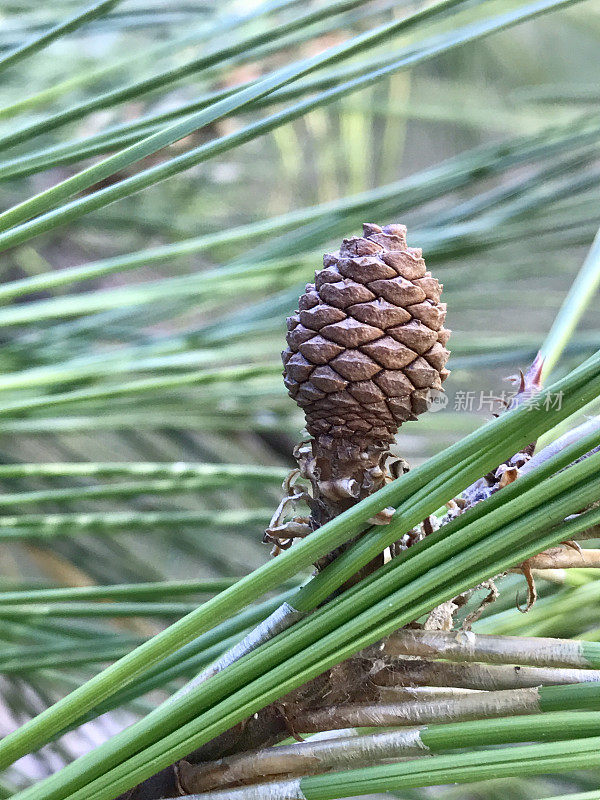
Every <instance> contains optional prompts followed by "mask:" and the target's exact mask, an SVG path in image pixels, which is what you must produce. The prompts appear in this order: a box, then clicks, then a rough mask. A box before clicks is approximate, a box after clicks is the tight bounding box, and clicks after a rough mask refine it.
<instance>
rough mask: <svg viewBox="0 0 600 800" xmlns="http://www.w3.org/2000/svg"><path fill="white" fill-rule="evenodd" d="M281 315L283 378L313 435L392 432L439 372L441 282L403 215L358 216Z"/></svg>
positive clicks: (382, 438)
mask: <svg viewBox="0 0 600 800" xmlns="http://www.w3.org/2000/svg"><path fill="white" fill-rule="evenodd" d="M323 265H324V269H322V270H319V271H317V272H316V273H315V283H314V284H307V286H306V292H305V293H304V294H303V295H302V296H301V297H300V301H299V304H298V305H299V311H298V312H297V313H296V314H295V315H294V316H293V317H290V318H289V319H288V334H287V343H288V347H287V349H286V350H285V351H284V352H283V354H282V357H283V362H284V365H285V368H284V373H283V374H284V383H285V385H286V387H287V388H288V391H289V393H290V395H291V396H292V397H293V398H294V399H295V400H296V402H297V403H298V405H299V406H301V407H302V408H303V409H304V411H305V414H306V427H307V430H308V432H309V433H310V434H312V435H313V436H315V437H316V438H323V437H327V438H329V437H331V439H333V440H340V439H343V440H349V441H353V442H356V441H357V440H362V441H365V442H375V441H378V442H380V443H381V444H383V443H389V442H391V441H392V440H393V438H394V435H395V433H396V431H397V429H398V427H399V426H400V425H401V424H402V423H403V422H405V421H406V420H412V419H416V417H417V415H418V414H421V413H422V412H423V411H426V410H427V402H428V399H429V394H430V390H432V389H438V390H439V389H441V387H442V381H443V380H445V378H446V377H447V375H448V374H449V373H448V370H447V369H445V364H446V361H447V360H448V356H449V351H448V350H447V349H446V347H445V345H446V343H447V341H448V337H449V336H450V331H448V330H446V329H445V328H444V327H443V323H444V319H445V317H446V305H445V303H440V302H439V300H440V293H441V290H442V286H441V285H440V284H439V283H438V281H437V280H436V279H435V278H433V277H432V276H431V273H430V272H427V271H426V268H425V262H424V260H423V258H422V257H421V250H420V249H416V248H412V247H408V246H407V244H406V227H405V226H404V225H387V226H386V227H384V228H380V227H379V226H378V225H372V224H365V225H363V236H362V237H352V238H351V239H344V241H343V242H342V246H341V248H340V250H339V252H337V253H328V254H326V255H325V256H324V257H323Z"/></svg>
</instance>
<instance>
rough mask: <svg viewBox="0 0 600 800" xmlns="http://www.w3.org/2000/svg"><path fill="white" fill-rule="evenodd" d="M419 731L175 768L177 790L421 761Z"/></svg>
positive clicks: (310, 744) (201, 789)
mask: <svg viewBox="0 0 600 800" xmlns="http://www.w3.org/2000/svg"><path fill="white" fill-rule="evenodd" d="M419 732H420V729H419V728H409V729H407V730H402V731H390V732H385V733H376V734H371V735H368V736H352V737H343V738H332V739H325V740H320V741H310V740H309V741H307V742H304V743H303V744H292V745H284V746H280V747H272V748H268V749H265V750H255V751H253V752H251V753H243V754H240V755H238V756H231V757H230V758H222V759H219V761H215V762H213V763H211V764H199V765H195V764H189V763H187V762H182V763H181V764H180V774H181V784H182V787H183V788H184V790H185V791H187V792H206V791H208V790H210V789H218V788H220V787H224V786H231V785H232V784H238V783H256V782H258V781H265V780H269V779H270V778H272V777H273V778H275V777H277V776H279V775H282V776H283V775H285V776H287V777H291V776H294V775H295V776H303V775H314V774H317V773H319V772H325V771H327V770H330V769H335V768H336V767H337V768H348V766H349V765H352V767H356V766H360V765H361V764H373V763H376V762H379V761H382V760H384V759H387V758H406V757H412V758H414V757H415V756H425V755H428V754H429V748H428V747H427V745H425V744H423V742H422V741H421V738H420V736H419ZM248 788H250V787H248Z"/></svg>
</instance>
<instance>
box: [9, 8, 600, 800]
mask: <svg viewBox="0 0 600 800" xmlns="http://www.w3.org/2000/svg"><path fill="white" fill-rule="evenodd" d="M101 5H102V4H101ZM106 5H109V4H106ZM554 6H564V8H558V9H554ZM424 7H425V6H421V5H420V4H414V3H397V2H386V1H385V0H377V1H376V2H351V1H350V0H348V1H347V2H341V0H337V2H335V3H325V2H320V3H319V2H309V3H302V4H301V3H299V2H297V1H296V0H285V1H284V0H279V2H277V1H276V0H274V1H273V2H270V3H267V4H264V5H258V4H256V3H251V2H245V1H244V0H238V2H230V3H185V2H182V3H172V2H165V0H154V2H151V3H144V4H141V3H139V2H137V0H125V1H124V2H122V3H116V4H114V5H113V6H112V7H109V8H107V9H105V10H104V13H101V14H99V15H98V16H97V17H96V18H95V19H90V20H88V21H82V24H81V25H79V26H74V30H73V31H72V32H71V33H69V35H66V36H59V37H57V38H56V40H55V41H53V42H51V43H50V44H48V46H46V47H44V48H42V49H40V50H39V52H35V48H33V50H34V52H32V53H28V54H26V53H24V54H23V55H24V56H26V57H23V58H14V57H12V59H11V60H9V61H7V63H6V64H3V57H10V54H11V53H13V52H15V48H19V47H21V46H22V45H23V44H24V43H25V42H27V41H29V40H31V39H32V38H34V39H35V37H39V36H40V35H42V34H43V33H44V32H45V31H47V30H48V29H49V28H51V27H52V26H53V25H56V24H60V23H62V22H63V21H64V20H66V19H68V18H70V17H72V16H75V15H77V14H79V13H80V11H81V10H80V8H79V7H78V4H75V3H73V2H67V1H66V0H58V2H55V3H53V4H52V5H51V6H45V5H44V6H41V5H40V4H38V3H32V2H28V1H27V0H14V2H8V0H7V2H5V3H4V6H3V8H2V10H0V19H1V20H2V26H0V69H2V68H3V66H5V67H6V68H5V70H4V71H3V72H2V74H1V76H0V79H1V87H0V98H1V101H0V148H1V150H2V161H1V162H0V204H1V208H2V210H3V212H4V213H2V214H0V247H3V252H2V260H1V262H0V268H1V278H2V285H1V286H0V301H1V303H2V307H0V330H1V331H2V349H1V350H0V369H1V370H2V375H3V377H2V381H1V382H0V461H1V464H0V481H1V489H2V492H3V494H2V495H0V509H2V511H3V517H2V518H0V540H1V541H2V544H1V546H2V565H3V566H2V578H1V585H0V590H2V591H4V590H6V591H9V590H12V589H17V590H29V589H31V588H36V587H37V588H41V587H46V586H47V587H53V586H66V587H68V586H94V585H101V586H102V585H107V584H134V583H138V582H141V581H148V582H160V584H158V583H157V585H156V586H153V587H148V588H147V589H146V592H145V593H140V592H139V591H137V592H136V590H135V589H134V588H131V589H123V591H122V594H121V596H118V597H116V599H115V598H114V597H113V599H115V602H116V603H118V604H119V606H115V608H114V609H108V608H107V604H106V602H104V599H105V598H104V597H100V598H99V599H98V597H97V596H93V593H92V594H91V595H89V596H83V597H79V596H77V595H72V596H65V597H64V598H61V597H60V596H52V595H50V596H49V598H45V599H43V600H40V599H39V598H38V599H37V600H36V598H35V595H31V596H30V597H29V599H28V602H29V603H30V604H31V609H30V611H29V612H25V611H24V612H23V614H22V615H21V614H20V615H18V616H15V615H14V614H12V615H11V614H10V613H9V612H6V613H5V614H4V615H3V613H2V610H3V608H7V609H10V603H11V602H13V603H14V602H15V600H14V599H13V600H12V601H11V600H10V599H8V598H5V599H4V601H2V598H1V597H0V637H2V640H3V644H4V652H3V655H2V659H1V660H2V665H0V667H1V669H2V671H3V675H2V698H3V708H2V714H3V723H2V724H3V728H4V730H5V731H6V730H8V729H11V728H12V727H14V725H15V723H16V722H21V721H24V720H25V719H27V718H29V717H31V716H33V715H35V714H36V713H37V712H38V711H39V710H41V709H42V708H45V707H46V706H48V705H50V704H51V703H52V702H53V701H54V700H56V699H57V698H59V697H61V696H63V695H64V694H66V693H67V692H68V691H69V690H70V689H72V688H73V687H75V686H77V685H79V684H81V683H82V682H83V681H84V680H85V679H86V678H87V677H89V676H91V675H92V674H94V673H95V672H96V671H97V670H98V668H99V665H101V664H103V663H106V662H108V661H112V660H113V659H115V658H117V657H118V656H120V655H121V654H124V653H126V652H128V651H129V650H131V649H132V647H133V646H135V644H137V643H139V642H140V641H142V640H144V639H146V638H147V637H149V636H151V635H152V634H153V633H155V632H156V631H158V630H160V629H161V628H162V627H163V626H164V625H165V624H166V623H167V622H168V621H169V620H173V619H176V618H178V617H179V616H181V615H183V614H184V613H186V612H187V611H188V610H190V609H191V608H193V607H195V605H197V602H198V599H199V597H202V596H206V595H207V594H210V593H214V592H215V591H217V590H218V589H219V588H221V587H222V585H223V583H222V582H223V581H225V582H227V581H228V580H229V579H231V578H234V577H237V576H240V575H242V574H245V573H247V572H248V571H249V570H250V569H251V568H253V567H256V566H258V565H259V564H261V563H262V562H263V561H264V560H265V559H266V558H267V557H268V551H267V550H266V548H264V546H262V545H261V544H260V534H261V530H262V528H264V525H265V523H266V522H267V521H268V518H269V516H270V513H271V511H272V509H273V508H274V507H275V505H276V504H277V502H278V498H279V483H280V482H281V480H282V477H283V476H284V475H285V473H286V468H287V467H289V466H290V465H291V461H290V457H291V456H290V454H291V449H292V446H293V444H294V443H295V442H296V441H297V440H298V439H299V437H300V436H301V429H302V417H301V415H300V414H299V413H298V411H297V409H296V407H295V406H294V404H293V403H292V401H291V400H289V398H288V397H287V395H286V393H285V390H284V387H283V384H282V382H281V375H280V372H281V369H280V361H279V351H280V349H281V348H282V345H283V341H284V330H285V324H284V318H285V316H286V314H287V313H288V312H290V311H291V310H293V308H294V307H295V303H296V298H297V296H298V294H299V292H300V291H301V290H302V287H303V284H304V283H305V282H307V281H308V280H310V279H311V276H312V272H313V270H314V269H315V268H316V267H318V266H319V261H320V257H321V255H322V253H323V252H324V251H325V250H327V249H328V248H332V247H336V246H337V243H338V242H339V239H340V238H341V237H343V236H346V235H350V234H353V233H356V232H357V231H358V230H359V228H360V223H361V222H363V221H373V222H377V223H381V224H384V223H387V222H391V221H401V222H403V223H405V224H407V225H408V229H409V243H410V244H411V245H413V246H419V247H422V248H423V250H424V255H425V257H426V261H427V263H428V265H429V266H430V267H431V268H432V269H434V270H435V272H436V275H438V276H439V277H440V279H441V280H442V281H443V282H444V285H445V288H444V295H445V300H446V301H447V303H448V306H449V316H448V323H449V326H450V327H451V328H452V329H453V331H454V333H453V337H452V339H451V349H452V358H451V362H450V364H449V366H450V367H451V368H452V370H453V374H452V376H451V378H450V379H449V380H448V382H447V384H446V385H447V392H448V399H449V402H448V406H447V407H446V409H445V410H442V411H440V412H438V413H435V414H429V415H426V416H425V417H424V418H421V420H420V421H419V423H418V424H407V425H406V426H404V428H403V429H402V430H401V432H400V435H399V437H398V444H397V450H398V452H399V453H401V454H402V455H403V456H405V457H406V458H408V459H409V460H410V461H411V462H412V463H420V462H421V461H422V460H424V459H425V458H426V457H427V456H429V455H431V454H433V453H435V452H438V451H439V450H440V449H441V448H442V447H443V446H444V445H446V444H449V443H451V442H453V441H456V440H458V439H459V438H460V437H461V436H462V435H464V434H466V433H469V432H470V431H472V430H474V429H475V428H476V427H477V426H478V425H479V424H480V423H481V421H482V420H483V419H486V418H489V417H490V416H491V414H492V413H493V412H497V411H499V410H500V407H501V398H502V395H503V392H504V393H508V391H509V390H510V384H505V383H503V377H504V376H506V375H510V374H513V373H515V372H516V371H517V370H518V368H520V367H521V368H522V367H525V366H526V365H527V363H528V362H529V361H530V360H531V357H532V356H533V355H534V353H535V351H536V350H537V349H538V347H539V344H540V342H541V341H542V340H543V338H544V335H545V334H546V332H547V330H548V328H549V327H550V325H551V323H552V320H553V319H554V317H555V314H556V312H557V310H558V309H559V307H560V305H561V303H562V301H563V299H564V297H565V294H566V293H567V291H568V288H569V286H570V284H571V281H572V279H573V277H574V275H575V274H576V272H577V270H578V268H579V266H580V264H581V262H582V260H583V258H584V256H585V253H586V251H587V249H588V248H589V246H590V244H591V242H592V239H593V237H594V235H595V232H596V229H597V226H598V213H597V208H598V201H599V199H600V160H599V159H598V141H599V139H600V114H599V113H598V110H597V101H598V89H597V86H598V59H597V51H598V46H599V39H600V15H599V14H598V9H597V8H595V7H594V6H593V4H592V3H591V2H576V3H571V4H569V3H552V2H546V3H542V2H540V3H524V2H504V1H500V0H493V2H484V3H482V2H455V3H450V2H448V3H440V4H439V8H438V9H437V10H435V11H434V12H432V13H431V14H430V15H429V16H426V15H425V14H423V15H422V17H423V18H422V19H421V18H419V12H420V11H421V10H422V8H424ZM536 11H540V12H541V11H553V12H554V13H552V14H548V15H540V16H535V17H534V18H531V19H527V15H532V14H533V13H534V12H536ZM410 15H416V18H415V19H414V23H413V24H411V25H406V26H405V27H404V28H402V27H400V25H399V23H400V21H401V20H403V19H404V18H409V19H410ZM518 22H519V23H520V24H518V25H515V24H514V23H518ZM395 23H397V24H398V25H397V27H398V30H395V29H394V24H395ZM378 25H382V26H384V25H387V26H388V27H389V32H388V33H386V35H385V36H382V37H381V40H380V41H377V42H374V46H373V47H370V46H369V41H368V39H365V41H363V43H362V44H360V46H357V47H356V48H355V51H353V52H349V53H348V57H346V58H343V56H344V51H343V47H344V43H347V42H350V41H351V40H352V39H353V37H357V36H359V35H360V34H362V33H365V32H366V31H369V30H372V29H374V28H375V27H376V26H378ZM488 33H489V34H491V35H489V36H487V34H488ZM484 34H486V36H485V38H484ZM334 47H338V48H340V54H339V57H338V58H337V59H336V60H334V59H332V58H331V59H329V60H328V61H326V60H325V59H327V58H329V53H330V50H329V48H334ZM16 52H18V51H16ZM309 59H313V60H314V64H313V65H312V66H311V71H308V67H309V66H310V65H309V62H308V61H306V67H305V70H304V72H305V73H306V74H303V73H302V70H301V66H300V65H301V64H302V63H303V61H304V60H309ZM319 59H321V61H322V63H320V62H319ZM278 70H280V72H279V73H278V72H277V71H278ZM286 70H287V73H286ZM294 71H296V72H297V73H298V75H297V76H296V75H295V73H294ZM272 76H275V77H272ZM277 76H279V77H277ZM296 78H297V79H296ZM261 80H262V81H269V80H271V81H272V83H271V85H270V86H269V87H267V86H266V85H265V86H264V87H263V90H261V89H260V87H261V85H262V84H261V83H260V81H261ZM278 81H279V82H278ZM361 82H362V83H361ZM367 84H368V85H367ZM277 86H279V87H280V88H277ZM267 89H268V91H269V92H270V93H267ZM238 90H239V91H238ZM240 92H245V94H244V96H243V98H242V96H241V95H240ZM327 93H329V94H327ZM192 115H194V116H192ZM176 125H177V126H179V127H177V128H175V127H169V126H176ZM151 136H154V137H155V138H154V139H151V138H150V137H151ZM127 148H131V149H129V150H128V149H127ZM134 148H137V149H134ZM110 158H112V159H113V160H109V159H110ZM599 345H600V327H599V325H598V315H597V310H596V309H594V310H592V311H591V312H590V313H588V314H587V316H585V317H584V319H583V320H582V322H581V324H580V325H579V327H578V329H577V332H576V333H575V335H574V336H573V337H572V338H571V339H570V341H569V343H568V346H567V348H566V351H565V355H564V357H563V359H562V360H561V362H560V363H559V365H558V367H557V370H556V372H557V373H558V374H562V373H564V372H565V371H566V370H567V368H568V367H569V366H572V365H573V364H574V363H575V361H579V360H582V357H583V356H585V355H588V354H589V353H591V352H592V351H593V350H595V349H597V347H598V346H599ZM38 463H39V464H44V465H46V466H44V467H39V468H37V467H35V466H32V467H29V466H24V467H21V468H20V467H19V465H20V464H23V465H29V464H38ZM3 465H6V466H3ZM75 465H77V466H75ZM236 465H240V466H236ZM167 581H168V582H169V583H168V584H164V585H163V582H167ZM175 581H187V582H189V583H187V584H186V585H181V584H178V583H173V582H175ZM586 586H587V584H586ZM594 589H595V587H594ZM581 591H583V589H582V587H577V586H563V587H560V588H557V587H555V586H554V585H552V584H548V585H546V586H544V587H543V594H544V595H545V596H544V598H543V600H542V601H540V603H539V607H538V608H539V614H538V616H539V619H538V616H536V612H537V610H536V611H534V612H532V613H531V615H530V616H529V617H527V618H523V616H522V615H519V613H518V612H517V611H516V610H514V608H513V605H514V594H515V589H514V581H513V580H512V579H510V580H507V581H506V586H505V593H504V595H503V598H501V601H500V602H501V603H502V602H504V603H505V606H504V608H502V607H499V609H500V610H498V609H495V611H494V613H493V614H490V615H488V617H487V618H486V619H485V620H483V621H482V622H481V623H480V625H481V629H482V630H484V629H485V630H490V631H491V630H494V631H497V632H509V631H510V632H511V633H520V632H524V633H527V634H529V635H538V634H539V635H557V636H573V635H577V636H589V637H596V635H597V634H596V631H597V630H598V628H599V627H600V618H599V616H598V613H597V611H596V607H597V606H595V605H594V604H593V603H590V602H586V603H584V604H580V605H577V604H576V600H575V601H574V602H575V607H576V608H577V613H576V614H571V613H569V614H568V616H567V612H564V611H563V609H565V608H568V605H564V603H562V601H561V602H558V600H559V598H561V599H564V597H563V596H567V597H570V596H571V595H575V594H576V593H577V592H581ZM586 591H587V592H590V591H591V590H590V589H589V588H587V589H586ZM19 597H20V598H21V599H22V600H23V599H25V600H26V599H27V598H26V597H25V598H24V596H23V595H20V596H19ZM586 597H587V595H586ZM34 602H35V605H34ZM548 608H549V609H551V611H544V609H548ZM117 609H118V610H117ZM110 611H112V613H110ZM256 618H257V619H260V618H261V610H259V611H258V612H257V616H256ZM251 623H252V619H248V620H247V621H246V624H244V625H242V626H241V627H240V628H239V630H243V629H245V628H246V627H249V625H250V624H251ZM239 630H238V631H235V632H232V635H234V634H235V633H239ZM196 666H197V665H195V666H194V668H196ZM191 671H192V672H193V669H192V670H191ZM173 685H175V684H157V686H152V687H150V688H153V689H154V691H155V692H156V693H155V694H150V695H147V696H146V697H144V698H143V699H139V698H138V699H135V700H133V701H131V702H129V703H125V700H126V699H127V698H124V704H123V707H122V709H120V710H119V711H112V712H110V713H109V714H106V715H105V716H103V717H101V718H100V719H99V720H95V721H93V722H90V723H88V724H87V726H85V727H84V728H83V729H80V730H78V731H77V732H73V733H70V734H67V736H66V737H64V738H63V739H61V740H60V742H57V743H56V744H53V745H50V746H48V747H46V748H44V750H43V751H41V753H40V754H38V755H35V756H29V757H27V758H26V759H25V760H23V761H21V762H20V763H19V764H18V768H15V769H13V770H12V771H10V772H9V773H8V776H7V780H8V781H9V782H10V784H11V785H16V786H20V785H25V784H27V783H29V782H31V780H32V779H37V778H39V777H41V776H43V775H45V774H49V773H51V772H53V771H55V770H56V769H57V767H58V766H60V765H61V764H62V763H63V762H65V761H68V760H71V759H72V757H73V755H75V754H77V753H79V752H82V751H84V750H87V749H89V748H90V747H91V746H92V745H93V744H94V743H97V742H99V741H101V740H103V739H104V738H106V737H107V736H108V735H110V734H111V733H112V732H114V731H115V730H116V729H117V728H118V727H120V726H122V725H124V724H125V723H126V722H127V721H129V720H131V719H133V718H135V716H136V715H138V714H140V713H144V712H145V711H146V710H147V709H148V708H149V707H151V706H152V705H153V704H154V702H155V700H156V698H157V697H159V696H160V697H162V696H163V695H159V694H158V690H159V689H160V688H167V689H168V688H172V686H173ZM594 781H596V782H597V775H595V774H593V773H591V772H590V773H585V774H584V773H582V774H578V775H572V776H567V777H565V778H564V780H563V779H560V780H558V779H552V783H551V785H550V782H549V781H542V780H534V779H531V780H528V781H517V780H511V781H501V782H500V781H499V782H497V783H494V782H488V783H486V784H485V785H483V784H482V785H481V788H480V789H479V788H477V789H473V790H470V789H469V790H463V789H461V790H459V791H458V794H457V790H455V789H450V790H447V791H444V792H440V793H439V796H443V797H446V798H448V800H450V798H454V797H461V798H466V797H469V798H470V797H472V798H474V799H475V798H482V799H483V798H485V800H493V798H495V797H500V796H502V798H503V799H504V800H507V799H508V798H514V800H518V798H534V797H542V796H544V795H548V794H550V793H554V794H559V793H560V791H563V790H564V791H565V792H566V791H569V790H571V791H575V790H583V789H586V788H593V787H594V786H595V782H594ZM465 791H468V793H464V792H465ZM427 794H428V793H427V792H425V791H423V792H421V791H417V790H410V791H407V792H406V793H405V794H403V795H402V796H403V797H406V798H409V797H415V798H417V797H418V798H422V797H425V796H427Z"/></svg>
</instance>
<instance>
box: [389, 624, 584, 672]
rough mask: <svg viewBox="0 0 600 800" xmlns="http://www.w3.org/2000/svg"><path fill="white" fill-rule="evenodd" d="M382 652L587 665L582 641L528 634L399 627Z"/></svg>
mask: <svg viewBox="0 0 600 800" xmlns="http://www.w3.org/2000/svg"><path fill="white" fill-rule="evenodd" d="M382 655H410V656H422V657H429V658H444V659H447V660H449V661H484V662H486V663H490V664H523V665H530V666H538V667H580V668H583V669H586V668H588V667H589V666H590V664H589V663H588V661H587V660H586V659H585V657H584V655H583V653H582V642H579V641H574V640H569V639H550V638H534V637H528V636H492V635H486V634H475V633H473V632H472V631H459V632H453V631H449V632H447V631H420V630H408V629H402V630H400V631H397V632H396V633H394V634H393V635H392V636H390V638H389V639H388V640H387V641H386V642H385V644H384V646H383V649H382Z"/></svg>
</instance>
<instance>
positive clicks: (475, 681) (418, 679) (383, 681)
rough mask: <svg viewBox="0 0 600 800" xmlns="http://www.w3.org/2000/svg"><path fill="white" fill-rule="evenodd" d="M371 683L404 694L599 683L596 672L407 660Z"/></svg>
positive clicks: (379, 674) (387, 667)
mask: <svg viewBox="0 0 600 800" xmlns="http://www.w3.org/2000/svg"><path fill="white" fill-rule="evenodd" d="M372 681H373V683H374V684H375V685H376V686H379V687H386V688H391V689H392V691H396V690H397V687H402V689H403V690H404V691H406V692H407V693H408V692H410V691H411V690H410V689H406V686H407V684H411V683H412V684H419V685H423V686H440V687H453V688H462V689H475V690H478V691H495V690H499V689H519V688H525V687H533V686H557V685H559V684H569V683H587V682H589V681H600V670H591V669H560V668H558V669H557V668H552V667H521V666H509V665H504V664H502V665H494V666H490V665H488V664H465V663H455V664H453V663H449V662H444V661H422V660H421V659H411V660H406V661H404V660H402V661H394V662H393V663H392V664H391V665H389V666H386V667H384V668H383V669H381V670H380V671H379V672H377V673H376V674H375V675H373V676H372ZM390 694H391V692H390ZM382 699H384V700H385V699H390V700H391V697H387V698H386V696H385V693H384V694H383V695H382Z"/></svg>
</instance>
